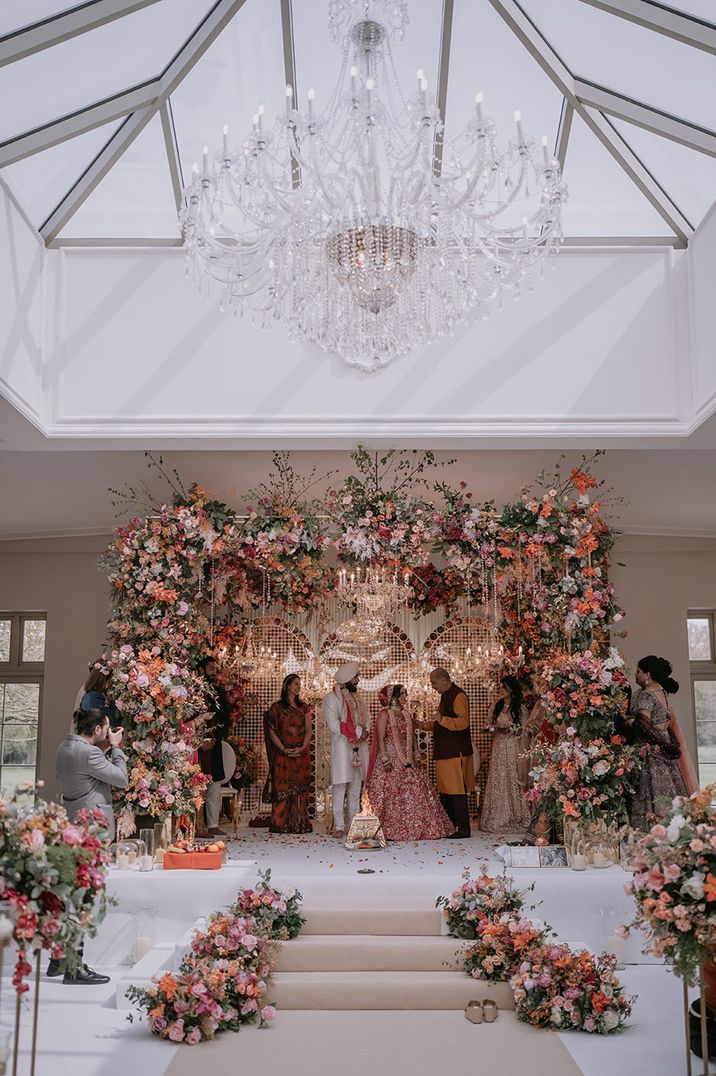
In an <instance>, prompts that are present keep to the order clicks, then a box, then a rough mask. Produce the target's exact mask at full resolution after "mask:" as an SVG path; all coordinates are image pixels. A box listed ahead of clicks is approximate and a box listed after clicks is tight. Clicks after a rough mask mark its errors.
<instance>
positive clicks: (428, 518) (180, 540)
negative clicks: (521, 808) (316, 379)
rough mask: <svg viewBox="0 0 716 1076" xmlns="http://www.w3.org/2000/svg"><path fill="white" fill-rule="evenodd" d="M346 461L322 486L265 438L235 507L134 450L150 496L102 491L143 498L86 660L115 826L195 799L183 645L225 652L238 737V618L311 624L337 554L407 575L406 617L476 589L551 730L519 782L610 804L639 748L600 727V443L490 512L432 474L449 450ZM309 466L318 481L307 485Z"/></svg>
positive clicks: (603, 702) (197, 786) (603, 628)
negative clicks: (118, 730)
mask: <svg viewBox="0 0 716 1076" xmlns="http://www.w3.org/2000/svg"><path fill="white" fill-rule="evenodd" d="M597 455H598V454H597ZM351 458H352V463H353V471H352V473H351V474H349V475H348V476H347V477H346V478H345V479H344V480H343V481H342V482H341V483H338V484H336V483H330V481H329V480H330V479H331V478H332V477H333V476H332V475H322V476H317V475H316V473H315V471H314V472H312V473H311V474H310V475H309V476H308V477H307V478H303V477H302V476H301V475H299V474H298V473H297V472H296V470H295V469H294V467H293V465H292V464H291V462H290V459H289V457H288V455H287V454H286V453H276V454H274V459H273V468H272V471H271V473H270V475H269V476H268V477H267V479H266V481H265V482H264V483H262V484H261V485H260V486H259V487H258V488H257V489H255V490H253V491H252V492H250V493H249V494H247V495H246V496H245V498H243V500H244V503H245V504H246V505H247V506H248V508H247V513H246V514H245V515H243V516H241V515H239V514H238V513H237V511H235V510H234V509H233V508H231V507H229V506H228V505H226V504H225V503H223V502H221V501H219V500H216V499H214V498H212V497H211V496H210V495H209V494H208V493H207V492H206V491H204V490H203V489H202V488H201V487H200V486H198V485H192V486H190V487H189V488H188V489H186V488H185V486H184V485H183V483H182V481H181V479H180V478H179V476H178V474H177V473H176V472H171V473H170V472H167V471H166V470H165V468H164V466H163V463H162V461H161V459H160V460H156V459H155V458H154V457H152V456H151V455H149V464H150V466H151V467H152V468H154V469H155V470H156V471H157V472H158V473H159V474H160V476H161V477H162V479H163V480H164V481H166V482H167V483H168V485H169V488H170V491H171V497H170V498H168V499H167V501H166V503H158V502H157V500H156V498H155V497H154V496H153V494H152V493H151V491H150V490H149V488H148V487H147V486H146V485H144V484H143V485H142V486H140V487H139V488H130V489H128V490H127V491H125V492H124V493H116V491H114V492H115V495H116V503H119V505H120V506H121V507H123V508H125V509H126V508H127V507H128V506H129V507H131V508H132V509H134V510H135V511H136V510H137V508H139V511H140V515H139V518H136V519H134V520H133V521H132V522H131V523H129V524H127V525H124V526H121V527H120V528H119V529H118V530H117V532H116V537H115V540H114V542H113V544H112V546H111V547H110V550H109V551H108V553H107V554H106V555H105V557H104V558H103V560H102V568H103V570H105V571H106V572H107V574H108V576H109V580H110V585H111V592H112V597H113V611H112V616H111V619H110V623H109V633H110V640H111V645H110V647H109V649H108V652H107V654H106V655H105V656H104V658H103V662H104V664H105V665H106V666H107V667H108V668H109V669H110V670H111V672H112V677H113V680H112V686H111V689H110V693H111V695H112V697H114V698H115V700H116V702H117V706H118V709H119V710H120V712H121V713H122V714H123V715H124V724H125V728H126V730H127V742H128V746H129V750H130V782H129V786H128V788H127V789H126V791H124V792H123V793H121V794H120V797H119V804H120V824H121V829H120V832H121V833H126V832H128V831H129V830H130V829H131V826H132V824H133V820H134V814H136V813H137V812H145V813H151V814H154V815H157V816H159V817H162V816H164V815H165V814H167V813H171V814H184V813H187V812H190V811H192V810H194V809H195V808H196V807H197V806H198V804H200V802H201V800H202V797H203V791H204V787H205V785H206V783H207V778H206V777H205V776H204V775H203V774H202V773H201V771H200V768H199V766H198V764H197V762H196V748H197V746H198V743H199V741H200V740H201V738H202V734H201V721H200V720H199V719H200V716H201V714H202V712H203V711H204V710H205V709H206V701H207V697H209V696H210V694H211V688H210V687H209V685H208V683H207V681H206V680H205V679H204V677H203V676H202V675H201V674H200V673H199V672H198V671H197V665H198V661H199V658H200V657H202V656H203V655H205V654H207V653H212V654H214V655H215V656H223V657H226V655H227V654H228V655H229V656H230V657H231V660H226V661H224V660H222V662H221V668H222V677H223V679H224V686H225V687H226V690H227V692H228V695H229V700H230V705H231V708H232V712H233V713H234V727H233V729H232V736H233V738H234V740H236V739H237V737H238V738H240V736H241V733H240V724H241V719H242V716H243V714H244V713H245V712H246V707H247V706H248V705H249V703H250V698H251V690H250V683H249V680H248V676H249V674H248V673H247V672H246V669H242V664H241V660H240V659H241V650H242V647H245V646H246V645H247V625H248V624H249V622H250V621H251V619H252V618H253V617H255V616H256V615H257V613H259V612H262V613H265V612H266V610H267V608H268V607H271V608H272V609H273V610H274V611H277V612H281V613H287V614H289V615H291V616H297V615H303V616H310V615H317V616H318V617H319V623H320V617H321V616H322V614H323V613H324V610H325V608H326V604H327V602H328V600H329V598H331V597H332V596H333V594H334V593H335V588H336V580H337V571H339V570H340V569H341V567H342V566H344V565H347V566H348V567H349V568H350V567H358V566H362V567H372V568H378V569H379V570H380V571H381V572H386V573H398V574H399V575H400V578H401V580H402V579H403V578H405V579H406V580H407V581H408V582H409V584H410V591H411V597H410V608H411V610H412V612H413V614H414V615H415V616H416V617H419V616H422V615H425V614H427V613H434V612H436V611H439V610H443V611H445V613H446V615H449V614H450V613H451V612H454V611H455V609H456V607H457V606H458V604H459V603H460V602H465V603H467V604H468V605H469V606H470V605H473V604H474V605H476V606H478V607H479V608H480V609H481V611H482V612H481V615H484V616H485V617H486V618H487V619H488V620H489V621H490V623H491V625H492V632H493V635H494V639H495V643H496V646H501V647H502V648H503V650H504V661H505V668H508V667H509V666H510V662H511V661H512V660H513V659H514V655H516V654H517V653H518V651H519V648H520V647H521V648H522V651H520V655H521V657H520V660H522V654H524V655H525V656H526V666H525V669H524V672H525V673H527V674H529V675H531V676H532V677H533V679H534V678H535V677H536V676H537V675H539V674H541V676H542V684H543V689H544V690H543V703H544V706H545V710H546V715H547V718H546V720H547V723H548V724H549V726H550V727H551V728H552V735H551V736H550V737H546V738H545V742H544V744H543V746H542V749H541V754H538V758H537V772H536V775H535V777H536V785H535V790H534V795H535V796H536V797H537V799H538V800H539V799H540V798H541V801H542V804H543V806H544V807H545V809H546V810H548V811H550V812H552V813H557V814H565V813H566V814H567V815H570V816H572V817H577V816H578V817H580V818H582V819H585V820H588V819H590V818H592V817H598V816H604V815H609V816H611V815H613V814H614V808H615V805H616V802H617V800H618V799H619V797H620V796H621V797H622V802H623V794H624V791H625V790H627V789H628V787H629V782H630V780H632V779H633V771H634V769H635V766H636V761H637V760H636V759H635V758H633V756H632V754H631V753H630V751H629V750H627V749H626V748H625V746H624V744H623V742H622V741H621V740H619V738H618V737H617V738H615V736H614V735H613V718H614V714H615V713H616V712H617V711H618V710H619V708H620V707H621V706H622V705H623V687H624V683H625V681H624V675H623V672H622V671H621V659H620V658H619V657H618V654H617V653H616V651H610V649H609V646H610V641H613V640H614V637H615V636H616V635H617V634H618V630H619V629H618V625H619V622H620V620H621V619H622V617H623V613H622V610H621V609H620V608H619V606H618V604H617V602H616V599H615V595H614V591H613V587H612V584H611V583H610V582H609V579H608V571H609V557H610V553H611V550H612V547H613V544H614V540H615V533H614V531H613V530H612V529H611V528H610V527H609V525H608V523H607V522H606V519H605V516H604V504H605V503H606V501H605V498H604V495H603V493H602V496H600V497H598V498H597V499H593V496H594V493H595V491H597V490H599V483H598V482H597V480H596V479H595V478H594V477H593V474H592V469H593V465H594V463H595V462H596V459H597V457H596V456H595V457H593V458H591V459H589V460H584V461H583V463H582V465H581V466H580V467H578V468H572V469H571V470H569V471H568V472H564V473H563V469H562V468H563V461H562V460H560V461H559V463H558V464H557V467H556V468H555V471H554V473H553V474H551V475H549V476H546V475H540V476H539V477H538V478H537V480H536V483H535V486H534V488H531V487H525V488H523V489H522V491H521V493H520V496H519V498H518V500H517V501H516V502H515V503H512V504H507V505H505V506H504V507H503V508H502V509H501V510H500V509H497V508H496V507H495V505H494V504H493V503H492V502H484V503H477V502H476V501H475V499H474V497H473V496H472V494H471V492H470V491H469V490H468V489H467V486H466V485H465V483H459V485H458V486H457V487H452V486H450V485H448V484H447V483H446V482H445V481H444V480H441V479H440V474H439V472H440V471H441V470H442V469H443V468H445V467H448V466H450V465H451V464H453V463H454V462H455V461H453V460H448V461H446V462H445V463H439V462H436V460H435V457H434V455H433V453H431V452H418V451H397V450H390V451H387V452H384V453H370V452H369V451H368V450H367V449H365V448H363V447H362V446H359V447H358V448H357V449H356V451H355V452H354V453H352V457H351ZM439 479H440V480H439ZM319 483H321V484H323V485H326V484H327V483H328V484H329V485H330V487H331V488H330V489H329V491H328V493H327V494H326V496H325V497H324V499H323V500H320V499H319V498H318V497H317V496H315V495H314V490H315V488H316V486H317V485H318V484H319ZM336 553H337V557H338V566H337V567H336V566H334V565H333V564H332V562H331V555H330V554H332V555H333V556H335V555H336ZM503 650H500V651H499V652H500V654H502V653H503ZM567 696H569V697H570V698H571V699H572V704H571V706H570V707H569V709H565V705H562V703H563V702H564V700H565V699H566V698H567ZM597 698H598V700H599V701H598V702H595V701H593V700H595V699H597ZM573 710H574V711H576V714H575V713H572V712H571V711H573ZM569 730H571V731H569ZM237 744H238V741H237ZM557 747H559V748H560V751H561V754H560V752H559V751H558V750H557ZM585 758H586V760H587V762H585ZM246 761H247V764H246V766H245V767H244V772H245V775H246V774H248V773H250V772H252V765H251V761H250V760H246ZM246 779H247V778H246V776H245V780H246ZM577 808H578V810H577V813H576V814H575V810H576V809H577Z"/></svg>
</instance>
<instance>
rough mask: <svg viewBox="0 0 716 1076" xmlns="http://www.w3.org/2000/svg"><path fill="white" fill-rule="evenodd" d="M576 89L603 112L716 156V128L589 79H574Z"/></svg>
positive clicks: (582, 98) (590, 103)
mask: <svg viewBox="0 0 716 1076" xmlns="http://www.w3.org/2000/svg"><path fill="white" fill-rule="evenodd" d="M574 92H575V93H576V95H577V97H578V98H579V100H580V101H581V102H582V103H583V104H585V105H590V106H591V107H592V108H598V109H599V111H600V112H605V113H606V114H607V115H608V116H616V117H617V118H618V119H621V120H627V122H628V123H633V124H634V125H635V126H637V127H643V128H644V129H645V130H646V131H653V133H654V134H658V135H663V137H664V138H669V139H671V141H672V142H680V143H681V145H682V146H688V147H689V149H695V150H698V151H699V153H707V154H708V155H709V156H710V157H716V131H710V130H708V128H706V127H698V126H697V125H696V124H694V123H689V122H688V121H687V120H682V119H679V117H678V116H671V115H669V113H668V112H661V111H660V110H659V109H657V108H652V107H651V106H650V105H645V104H643V103H642V102H641V101H634V100H632V98H630V97H625V96H624V95H623V94H620V93H615V92H614V91H613V90H607V89H606V88H605V87H604V86H598V85H596V83H594V82H587V81H586V79H580V78H576V79H575V80H574Z"/></svg>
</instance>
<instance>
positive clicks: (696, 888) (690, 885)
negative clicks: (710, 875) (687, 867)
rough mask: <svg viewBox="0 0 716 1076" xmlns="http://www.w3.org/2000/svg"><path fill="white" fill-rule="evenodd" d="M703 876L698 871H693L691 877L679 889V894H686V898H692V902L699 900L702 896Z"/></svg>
mask: <svg viewBox="0 0 716 1076" xmlns="http://www.w3.org/2000/svg"><path fill="white" fill-rule="evenodd" d="M705 877H706V875H705V874H702V873H701V872H700V871H695V872H694V874H692V875H691V877H690V878H689V879H688V880H687V881H685V882H684V884H683V885H682V887H681V892H682V893H686V895H687V896H688V897H693V899H694V900H701V898H702V897H703V895H704V878H705Z"/></svg>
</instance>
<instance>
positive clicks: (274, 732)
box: [263, 673, 313, 833]
mask: <svg viewBox="0 0 716 1076" xmlns="http://www.w3.org/2000/svg"><path fill="white" fill-rule="evenodd" d="M300 694H301V678H300V676H297V675H296V673H290V674H289V675H288V676H287V677H285V679H284V681H283V684H282V685H281V697H280V698H279V700H278V702H274V703H273V705H272V706H271V708H270V709H269V710H268V711H267V712H266V713H265V714H264V739H265V741H266V754H267V756H268V764H269V775H268V779H267V781H266V786H267V787H266V788H265V789H264V796H263V798H264V800H268V801H269V802H270V803H272V804H273V809H272V811H271V825H270V826H269V832H270V833H310V832H311V823H310V821H309V818H308V793H309V791H310V788H311V783H312V780H313V774H312V768H311V751H310V744H311V732H312V722H311V712H310V710H309V708H308V707H307V706H306V704H305V703H304V702H303V701H302V700H301V697H300Z"/></svg>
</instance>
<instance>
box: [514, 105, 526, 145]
mask: <svg viewBox="0 0 716 1076" xmlns="http://www.w3.org/2000/svg"><path fill="white" fill-rule="evenodd" d="M514 115H515V125H516V127H517V140H518V142H519V143H520V145H522V143H523V142H524V140H525V137H524V135H523V133H522V113H521V112H519V111H516V112H515V114H514Z"/></svg>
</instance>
